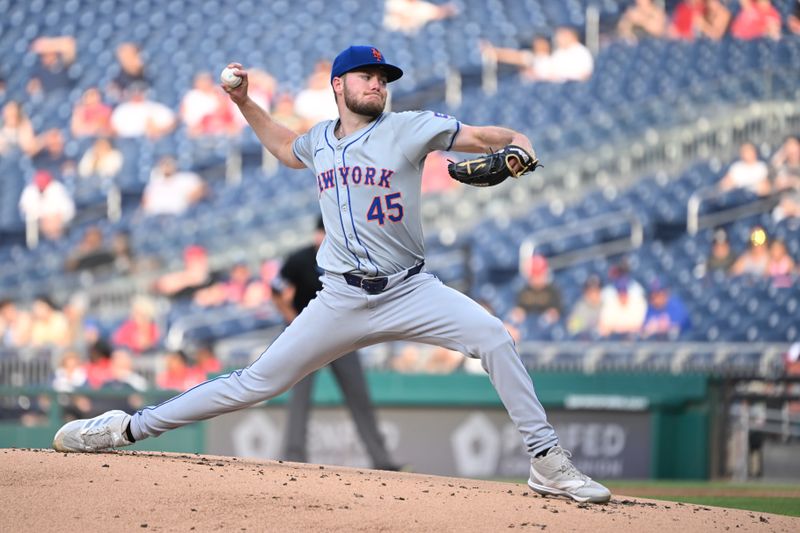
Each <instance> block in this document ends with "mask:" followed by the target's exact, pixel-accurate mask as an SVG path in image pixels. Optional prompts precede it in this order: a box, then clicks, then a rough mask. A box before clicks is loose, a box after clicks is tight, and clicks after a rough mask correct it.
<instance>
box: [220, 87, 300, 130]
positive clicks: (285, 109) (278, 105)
mask: <svg viewBox="0 0 800 533" xmlns="http://www.w3.org/2000/svg"><path fill="white" fill-rule="evenodd" d="M234 105H236V104H234ZM271 115H272V119H273V120H275V121H276V122H279V123H280V124H283V125H284V126H286V127H287V128H289V129H290V130H292V131H302V130H303V128H305V127H306V123H305V121H304V120H303V119H302V118H300V117H299V116H297V114H296V113H295V112H294V98H293V97H292V95H291V94H289V93H283V94H280V95H278V97H277V98H276V99H275V108H274V109H273V110H272V113H271ZM239 116H241V117H242V118H244V116H243V115H242V114H241V113H239ZM237 120H238V118H237Z"/></svg>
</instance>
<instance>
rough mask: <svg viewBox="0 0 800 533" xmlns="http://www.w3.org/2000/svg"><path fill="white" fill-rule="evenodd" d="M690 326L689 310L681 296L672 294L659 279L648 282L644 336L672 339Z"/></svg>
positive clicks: (643, 327)
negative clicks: (648, 290) (648, 292)
mask: <svg viewBox="0 0 800 533" xmlns="http://www.w3.org/2000/svg"><path fill="white" fill-rule="evenodd" d="M690 327H691V318H690V317H689V310H688V309H687V308H686V304H685V303H684V302H683V300H682V299H681V297H680V296H678V295H677V294H673V293H672V292H671V291H670V290H669V288H668V287H667V286H666V285H664V283H663V282H662V281H661V280H658V279H656V280H654V281H653V282H652V283H651V284H650V296H649V303H648V305H647V314H646V315H645V317H644V325H643V326H642V335H643V336H644V337H646V338H653V337H655V338H660V339H665V340H666V339H669V340H674V339H676V338H678V336H679V335H680V334H681V333H683V332H684V331H686V330H688V329H689V328H690Z"/></svg>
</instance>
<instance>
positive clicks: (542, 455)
mask: <svg viewBox="0 0 800 533" xmlns="http://www.w3.org/2000/svg"><path fill="white" fill-rule="evenodd" d="M551 449H552V448H547V449H546V450H542V451H540V452H539V453H537V454H536V455H534V457H535V458H537V459H538V458H539V457H544V456H545V455H547V452H549V451H550V450H551Z"/></svg>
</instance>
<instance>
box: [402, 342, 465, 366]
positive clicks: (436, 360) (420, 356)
mask: <svg viewBox="0 0 800 533" xmlns="http://www.w3.org/2000/svg"><path fill="white" fill-rule="evenodd" d="M463 362H464V356H463V355H462V354H461V353H460V352H457V351H455V350H448V349H447V348H444V347H442V346H432V345H421V344H417V343H411V342H408V343H405V344H404V345H403V347H402V348H401V349H400V351H399V353H398V354H397V355H395V356H394V357H393V358H392V359H391V360H390V361H389V366H390V367H391V369H392V370H394V371H395V372H400V373H403V374H450V373H451V372H454V371H455V370H456V369H457V368H458V367H460V366H461V364H462V363H463Z"/></svg>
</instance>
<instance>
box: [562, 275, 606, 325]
mask: <svg viewBox="0 0 800 533" xmlns="http://www.w3.org/2000/svg"><path fill="white" fill-rule="evenodd" d="M601 288H602V284H601V283H600V278H599V277H597V276H594V275H592V276H589V278H588V279H587V280H586V282H585V283H584V284H583V294H582V295H581V298H580V299H579V300H578V302H577V303H576V304H575V307H573V308H572V312H571V313H570V314H569V317H568V318H567V331H568V332H569V334H570V335H587V334H588V335H592V334H594V333H597V325H598V324H599V322H600V309H601V308H602V303H603V299H602V297H601Z"/></svg>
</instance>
